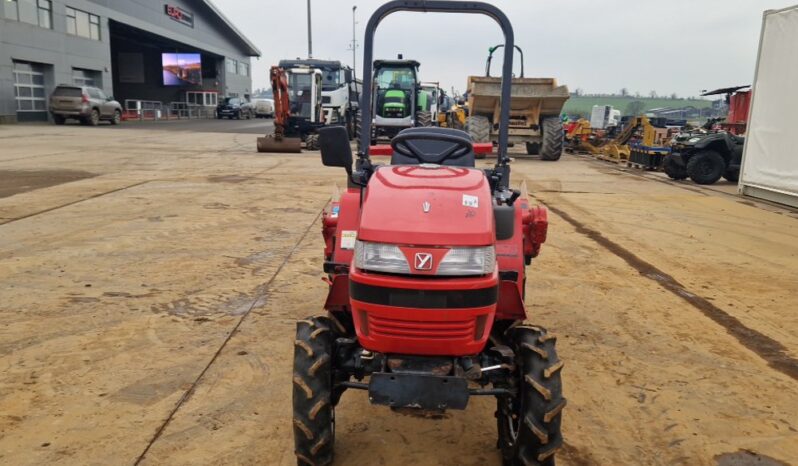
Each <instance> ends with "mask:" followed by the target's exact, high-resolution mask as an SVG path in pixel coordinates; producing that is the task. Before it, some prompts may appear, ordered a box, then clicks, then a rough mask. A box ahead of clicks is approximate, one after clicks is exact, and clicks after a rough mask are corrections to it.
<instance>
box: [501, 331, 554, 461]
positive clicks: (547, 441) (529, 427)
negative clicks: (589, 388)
mask: <svg viewBox="0 0 798 466" xmlns="http://www.w3.org/2000/svg"><path fill="white" fill-rule="evenodd" d="M506 334H507V336H508V338H509V341H510V343H511V344H512V347H513V350H514V351H515V355H516V356H515V357H516V372H515V377H516V384H515V386H516V388H517V389H518V394H517V395H516V396H515V397H499V398H498V402H497V407H498V408H497V410H496V419H497V424H498V430H499V442H498V447H499V448H500V449H501V453H502V461H503V464H504V466H532V465H535V466H538V465H539V466H553V465H554V455H555V453H556V452H557V450H559V449H560V448H561V447H562V445H563V438H562V432H561V429H560V428H561V423H562V410H563V408H564V407H565V404H566V402H565V398H563V396H562V380H561V378H560V370H561V369H562V367H563V363H562V361H560V359H559V358H558V357H557V351H556V349H555V342H556V337H555V336H554V335H552V334H549V333H547V332H546V330H544V329H542V328H539V327H532V326H526V325H521V326H517V327H511V328H510V329H509V330H508V331H507V333H506Z"/></svg>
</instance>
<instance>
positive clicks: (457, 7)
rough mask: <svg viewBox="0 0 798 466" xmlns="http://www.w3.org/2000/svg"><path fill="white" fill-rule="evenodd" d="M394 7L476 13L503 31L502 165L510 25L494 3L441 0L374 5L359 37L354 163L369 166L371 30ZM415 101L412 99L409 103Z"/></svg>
mask: <svg viewBox="0 0 798 466" xmlns="http://www.w3.org/2000/svg"><path fill="white" fill-rule="evenodd" d="M398 11H419V12H423V13H427V12H437V13H480V14H483V15H486V16H490V17H491V18H493V19H494V20H495V21H496V22H497V23H499V26H501V28H502V32H503V33H504V66H503V67H502V94H501V111H500V113H499V154H498V160H497V161H496V167H497V168H498V167H504V166H506V165H507V164H508V163H509V161H510V158H509V157H508V156H507V136H508V126H509V123H510V85H511V83H512V76H513V50H514V48H515V35H514V33H513V26H512V25H511V24H510V20H509V19H507V16H505V14H504V13H503V12H502V11H501V10H500V9H498V8H496V7H495V6H493V5H491V4H489V3H484V2H463V1H442V0H394V1H391V2H388V3H386V4H385V5H382V6H381V7H379V8H377V11H375V12H374V14H372V15H371V18H369V22H368V25H367V26H366V37H365V38H364V40H363V92H362V94H361V100H360V109H361V119H362V121H361V131H360V149H359V150H358V154H357V156H358V161H357V166H358V168H360V167H361V166H363V165H365V166H369V165H370V161H369V143H370V142H371V119H372V115H371V112H372V106H371V97H372V84H373V83H372V79H373V78H372V72H373V62H374V32H375V31H376V30H377V26H378V25H379V24H380V22H381V21H382V20H383V19H385V18H386V17H387V16H388V15H390V14H392V13H396V12H398ZM413 104H414V105H415V102H414V103H413Z"/></svg>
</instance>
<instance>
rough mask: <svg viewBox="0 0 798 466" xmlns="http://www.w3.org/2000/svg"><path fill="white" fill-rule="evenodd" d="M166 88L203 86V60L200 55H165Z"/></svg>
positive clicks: (164, 75)
mask: <svg viewBox="0 0 798 466" xmlns="http://www.w3.org/2000/svg"><path fill="white" fill-rule="evenodd" d="M161 63H162V64H163V84H164V86H194V85H201V84H202V58H201V57H200V54H198V53H163V54H161Z"/></svg>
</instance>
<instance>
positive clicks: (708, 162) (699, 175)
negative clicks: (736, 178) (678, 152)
mask: <svg viewBox="0 0 798 466" xmlns="http://www.w3.org/2000/svg"><path fill="white" fill-rule="evenodd" d="M725 171H726V161H725V160H723V157H721V155H720V154H718V153H717V152H715V151H712V150H707V151H703V152H699V153H697V154H695V155H693V156H692V157H690V160H689V161H688V162H687V174H688V175H689V176H690V179H691V180H693V181H694V182H696V183H698V184H714V183H715V182H716V181H718V180H719V179H720V177H721V176H723V173H724V172H725Z"/></svg>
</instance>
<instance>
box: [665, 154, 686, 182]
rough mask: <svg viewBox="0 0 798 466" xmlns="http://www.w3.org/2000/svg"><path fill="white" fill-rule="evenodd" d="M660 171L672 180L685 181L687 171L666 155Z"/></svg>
mask: <svg viewBox="0 0 798 466" xmlns="http://www.w3.org/2000/svg"><path fill="white" fill-rule="evenodd" d="M662 170H663V171H665V174H666V175H668V177H669V178H670V179H672V180H684V179H687V169H686V168H685V167H684V166H683V165H681V164H679V163H677V162H676V161H675V160H674V159H673V156H672V155H666V156H665V159H664V160H663V161H662Z"/></svg>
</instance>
